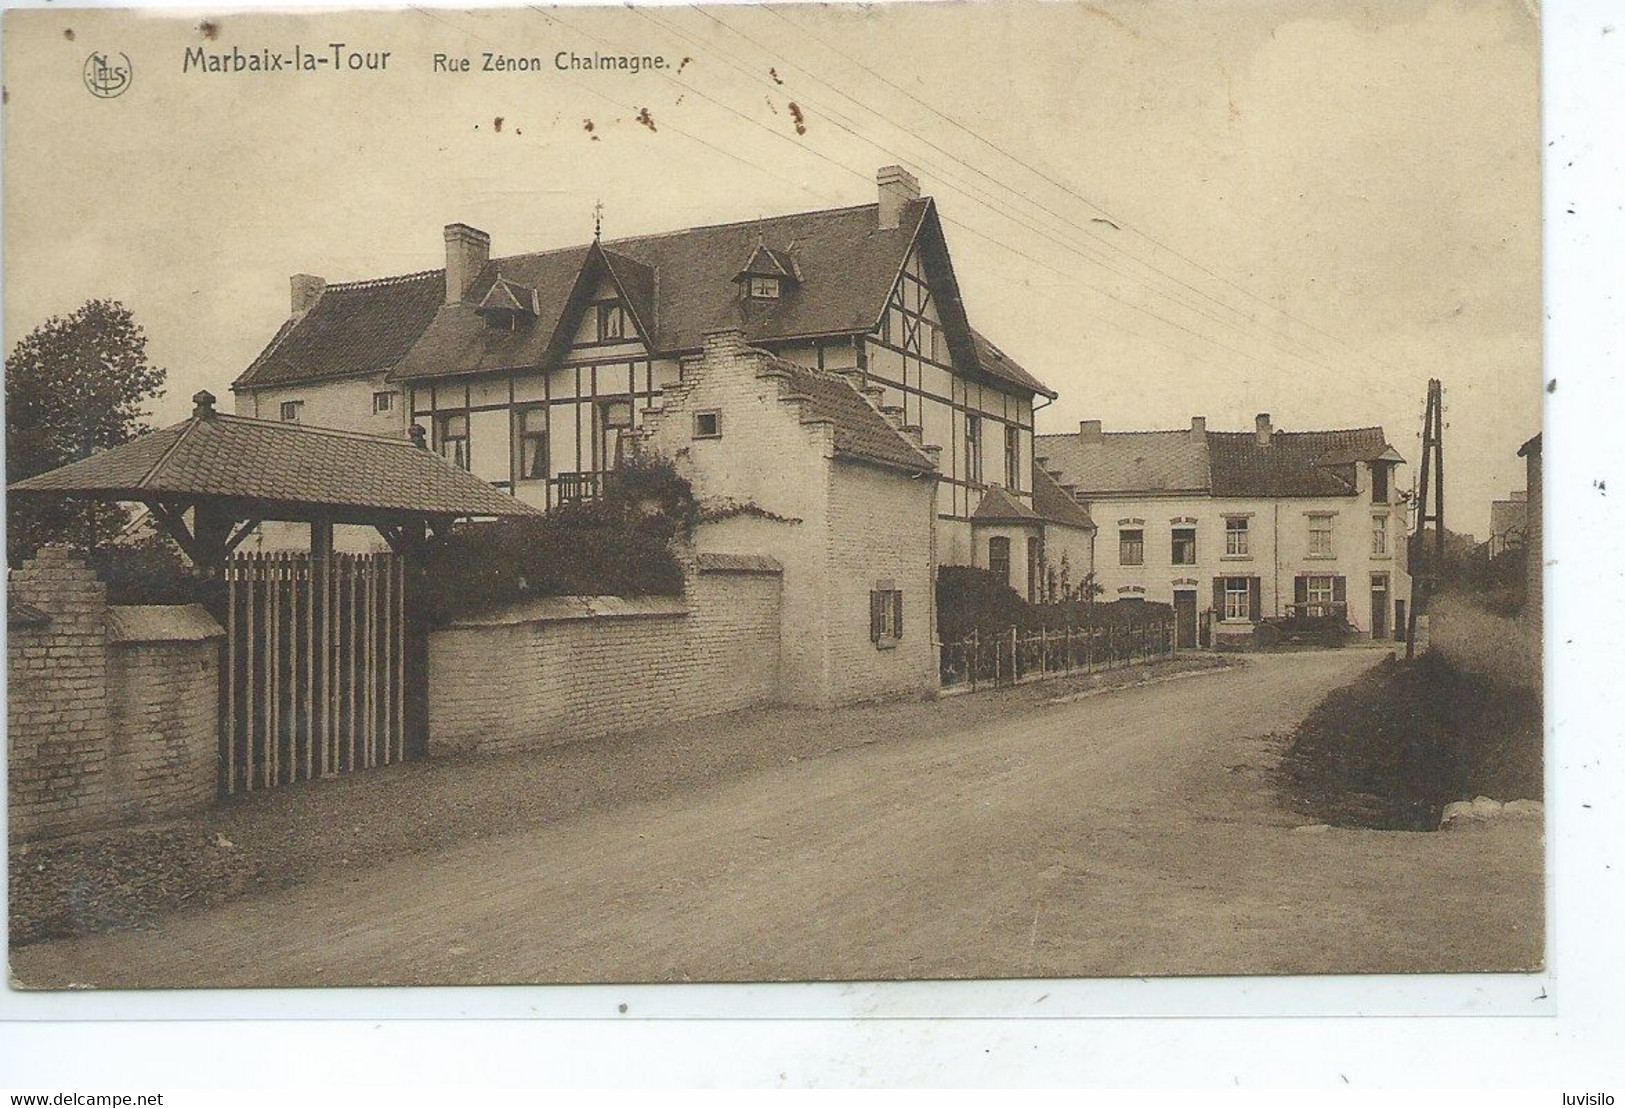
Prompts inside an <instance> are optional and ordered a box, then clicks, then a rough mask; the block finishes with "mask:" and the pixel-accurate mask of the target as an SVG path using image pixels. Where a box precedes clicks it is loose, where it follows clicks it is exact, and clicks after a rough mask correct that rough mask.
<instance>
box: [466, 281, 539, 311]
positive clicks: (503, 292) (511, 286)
mask: <svg viewBox="0 0 1625 1108" xmlns="http://www.w3.org/2000/svg"><path fill="white" fill-rule="evenodd" d="M474 310H475V311H476V312H479V313H480V314H481V315H489V314H491V313H494V312H507V313H510V314H513V315H523V316H529V317H530V318H532V319H534V318H535V317H536V316H537V315H539V314H540V306H539V305H538V304H537V297H536V290H535V289H534V288H532V287H531V286H529V285H521V284H519V283H518V282H517V281H510V280H508V279H507V278H506V277H503V276H500V275H499V276H498V277H497V278H496V280H494V281H492V282H491V287H490V288H489V289H487V290H486V292H485V295H484V296H482V297H481V298H480V303H479V307H477V308H475V309H474Z"/></svg>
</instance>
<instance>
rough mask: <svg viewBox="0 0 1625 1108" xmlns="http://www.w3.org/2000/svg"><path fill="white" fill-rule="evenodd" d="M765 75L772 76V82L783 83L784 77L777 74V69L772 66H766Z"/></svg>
mask: <svg viewBox="0 0 1625 1108" xmlns="http://www.w3.org/2000/svg"><path fill="white" fill-rule="evenodd" d="M767 75H768V76H769V77H771V78H773V83H774V84H775V85H782V84H784V78H783V77H780V76H779V71H778V70H777V69H775V68H774V67H773V66H768V67H767Z"/></svg>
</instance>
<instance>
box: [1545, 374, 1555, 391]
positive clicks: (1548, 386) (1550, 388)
mask: <svg viewBox="0 0 1625 1108" xmlns="http://www.w3.org/2000/svg"><path fill="white" fill-rule="evenodd" d="M1546 391H1547V392H1556V391H1557V378H1556V377H1553V378H1552V379H1551V380H1550V381H1547V382H1546Z"/></svg>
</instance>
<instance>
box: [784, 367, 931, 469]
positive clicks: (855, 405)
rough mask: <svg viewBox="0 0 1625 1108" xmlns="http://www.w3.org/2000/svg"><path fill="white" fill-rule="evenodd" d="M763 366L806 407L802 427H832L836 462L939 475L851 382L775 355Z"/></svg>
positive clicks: (787, 391) (789, 396) (921, 453)
mask: <svg viewBox="0 0 1625 1108" xmlns="http://www.w3.org/2000/svg"><path fill="white" fill-rule="evenodd" d="M762 364H763V366H764V368H766V369H768V370H771V371H772V372H773V373H774V374H775V375H777V376H779V377H781V378H782V379H783V380H784V382H785V395H786V398H789V399H794V400H796V401H797V402H798V403H799V404H800V405H801V418H802V421H803V422H815V421H816V422H826V423H828V424H830V426H831V428H832V429H833V431H834V438H835V454H836V456H837V457H842V458H847V459H850V460H852V461H859V462H870V463H873V464H876V465H882V466H887V467H889V468H892V469H901V470H904V471H906V472H908V473H935V472H936V468H937V467H936V465H935V464H934V463H933V462H932V461H931V459H930V458H928V457H926V455H925V454H924V453H923V452H921V450H920V449H919V447H917V446H915V445H914V443H913V441H912V440H911V439H910V438H909V437H908V436H907V435H906V434H904V433H903V432H902V431H900V430H898V429H897V428H896V427H893V426H892V423H891V421H890V420H889V419H887V418H886V417H885V416H884V415H882V414H881V413H880V411H879V410H878V409H877V408H876V407H875V406H874V405H873V404H871V403H870V402H869V399H868V397H866V396H864V395H863V393H861V392H859V391H858V390H857V388H856V387H854V386H853V384H852V383H851V382H850V381H848V380H847V379H846V378H844V377H842V376H840V375H839V374H835V373H829V372H826V371H824V370H819V369H809V368H807V367H806V366H801V365H797V364H796V363H794V362H790V361H786V360H785V359H783V358H775V357H773V356H772V355H770V354H764V355H763V357H762Z"/></svg>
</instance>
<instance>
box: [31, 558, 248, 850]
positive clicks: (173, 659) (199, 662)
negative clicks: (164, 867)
mask: <svg viewBox="0 0 1625 1108" xmlns="http://www.w3.org/2000/svg"><path fill="white" fill-rule="evenodd" d="M106 592H107V590H106V587H105V586H104V585H103V584H102V583H101V582H100V581H98V580H97V578H96V575H95V573H94V572H93V571H92V570H91V569H90V568H89V567H87V566H86V565H84V563H82V562H80V561H78V560H77V559H75V558H72V557H70V556H69V554H68V553H67V551H65V550H63V549H61V548H57V547H46V548H45V549H43V550H41V551H40V553H39V554H38V556H36V557H35V558H34V559H33V560H32V561H30V562H28V563H26V564H25V565H23V566H22V567H20V568H19V569H18V570H17V571H16V572H14V573H13V574H11V577H10V581H9V596H8V612H7V625H8V627H7V631H8V634H7V650H6V655H7V657H6V661H7V667H8V668H7V678H8V682H9V683H8V687H7V710H8V711H7V722H8V727H7V747H8V750H7V753H8V759H9V761H8V767H9V774H8V777H7V786H8V797H9V802H10V818H11V834H12V837H13V838H14V839H15V840H27V839H35V838H44V837H48V836H52V835H63V834H72V833H76V832H81V831H90V830H95V829H97V828H100V827H105V826H108V825H111V824H114V823H118V822H122V821H127V820H135V819H143V818H161V817H164V816H168V815H172V814H175V813H178V812H181V811H185V810H187V809H190V808H195V807H201V806H202V805H204V804H207V803H208V802H209V801H211V800H212V799H213V798H214V795H215V788H216V781H217V776H216V775H217V770H216V763H217V754H216V750H217V746H218V743H219V722H218V720H219V717H218V712H219V705H218V694H217V692H216V689H217V683H218V681H219V657H220V655H219V644H218V642H217V640H218V638H219V636H220V634H221V629H220V626H219V625H218V624H217V623H215V621H214V620H213V619H211V618H210V617H209V615H208V613H206V612H205V611H204V610H203V609H202V608H200V607H198V606H196V605H175V606H141V607H109V606H108V605H107V602H106Z"/></svg>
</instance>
